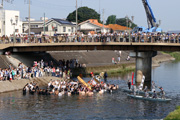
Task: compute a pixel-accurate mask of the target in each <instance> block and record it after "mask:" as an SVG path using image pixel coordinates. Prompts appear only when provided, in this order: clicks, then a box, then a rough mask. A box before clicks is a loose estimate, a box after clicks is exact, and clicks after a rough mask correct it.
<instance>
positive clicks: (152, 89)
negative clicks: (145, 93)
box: [151, 81, 156, 92]
mask: <svg viewBox="0 0 180 120" xmlns="http://www.w3.org/2000/svg"><path fill="white" fill-rule="evenodd" d="M155 90H156V85H155V83H154V81H152V85H151V91H152V92H154V91H155Z"/></svg>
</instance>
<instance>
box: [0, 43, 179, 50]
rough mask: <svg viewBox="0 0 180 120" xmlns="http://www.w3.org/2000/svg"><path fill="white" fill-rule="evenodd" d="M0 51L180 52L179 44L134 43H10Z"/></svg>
mask: <svg viewBox="0 0 180 120" xmlns="http://www.w3.org/2000/svg"><path fill="white" fill-rule="evenodd" d="M0 50H5V51H7V50H9V51H14V52H31V51H66V50H142V51H180V44H179V43H134V42H70V43H16V44H13V43H11V44H0Z"/></svg>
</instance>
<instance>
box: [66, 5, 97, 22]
mask: <svg viewBox="0 0 180 120" xmlns="http://www.w3.org/2000/svg"><path fill="white" fill-rule="evenodd" d="M88 19H97V20H98V21H99V22H100V14H99V13H97V12H96V11H95V10H93V9H91V8H88V7H80V8H78V23H81V22H83V21H86V20H88ZM67 20H68V21H71V22H76V10H75V11H73V12H72V13H69V15H68V16H67Z"/></svg>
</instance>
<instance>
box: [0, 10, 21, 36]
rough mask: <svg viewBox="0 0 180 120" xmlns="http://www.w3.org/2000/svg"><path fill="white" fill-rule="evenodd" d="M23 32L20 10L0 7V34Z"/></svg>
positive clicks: (8, 34)
mask: <svg viewBox="0 0 180 120" xmlns="http://www.w3.org/2000/svg"><path fill="white" fill-rule="evenodd" d="M14 31H15V34H20V33H22V21H20V13H19V11H14V10H4V9H2V8H1V9H0V36H2V35H7V36H10V35H11V34H13V33H14Z"/></svg>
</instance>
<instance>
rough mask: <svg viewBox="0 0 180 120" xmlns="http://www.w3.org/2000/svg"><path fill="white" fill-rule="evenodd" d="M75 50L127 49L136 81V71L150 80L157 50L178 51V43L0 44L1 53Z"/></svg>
mask: <svg viewBox="0 0 180 120" xmlns="http://www.w3.org/2000/svg"><path fill="white" fill-rule="evenodd" d="M77 50H128V51H132V52H130V56H131V57H134V58H136V81H138V80H139V79H140V78H138V77H137V76H138V75H137V71H141V72H142V74H143V75H145V76H146V79H145V80H146V81H151V66H152V57H154V56H156V55H157V51H180V44H179V43H142V42H67V43H66V42H64V43H15V44H13V43H10V44H0V51H1V54H3V53H4V52H6V51H10V52H44V51H77Z"/></svg>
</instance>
